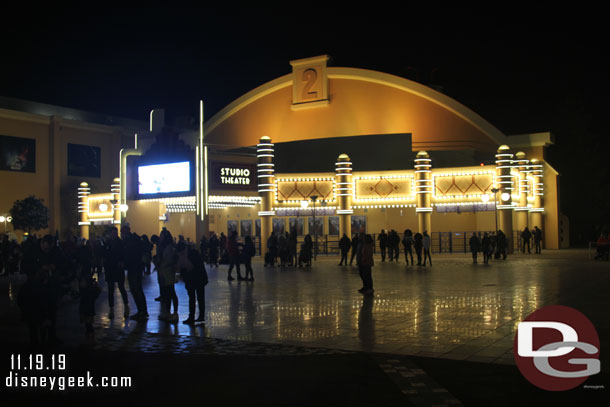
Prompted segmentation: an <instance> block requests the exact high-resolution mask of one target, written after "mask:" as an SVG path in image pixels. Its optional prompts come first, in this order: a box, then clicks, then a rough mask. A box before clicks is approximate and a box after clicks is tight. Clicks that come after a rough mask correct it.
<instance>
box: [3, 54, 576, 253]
mask: <svg viewBox="0 0 610 407" xmlns="http://www.w3.org/2000/svg"><path fill="white" fill-rule="evenodd" d="M327 60H328V58H327V57H326V56H320V57H314V58H308V59H304V60H298V61H292V62H291V63H290V64H291V66H292V72H291V73H289V74H287V75H285V76H282V77H280V78H276V79H274V80H271V81H270V82H267V83H266V84H264V85H262V86H260V87H258V88H256V89H254V90H252V91H250V92H248V93H246V94H245V95H243V96H242V97H240V98H239V99H237V100H235V101H234V102H233V103H231V104H230V105H228V106H226V107H225V108H224V109H223V110H221V111H220V112H218V113H217V114H216V115H214V116H213V117H212V118H210V119H209V120H207V121H206V122H205V123H201V125H200V128H199V129H198V130H178V129H173V130H172V129H168V128H167V127H165V126H164V120H163V112H162V111H159V110H155V111H153V112H152V113H151V119H150V126H146V128H143V127H144V126H142V125H141V124H140V125H139V126H134V125H132V126H107V125H94V124H91V126H92V127H93V128H95V129H96V131H98V132H101V133H100V135H95V134H92V133H91V132H89V131H86V133H87V134H88V135H87V136H85V135H83V138H82V139H79V140H74V141H72V139H70V137H69V136H65V137H64V136H62V137H63V138H62V141H61V143H63V144H61V143H60V144H57V142H56V141H55V140H57V136H56V133H53V131H51V130H53V126H52V125H51V122H52V121H53V120H55V119H47V118H45V119H40V118H39V117H38V120H42V121H43V122H44V123H40V126H39V127H43V128H45V129H51V130H48V131H47V130H45V131H47V133H44V132H41V134H40V135H36V134H38V133H30V127H31V128H32V131H33V128H34V127H36V126H32V125H30V124H28V125H26V124H25V123H21V124H20V125H16V124H12V125H10V123H9V119H7V118H6V117H5V116H7V115H10V114H16V113H14V112H8V113H7V111H6V110H0V135H2V136H3V137H5V138H10V137H20V138H28V137H29V138H35V139H36V142H37V143H39V147H37V151H38V152H40V151H46V149H47V148H50V150H49V154H48V157H50V158H44V159H41V160H43V161H44V162H41V163H40V164H38V161H37V165H38V167H37V168H40V169H45V170H46V169H47V168H48V169H49V171H51V172H52V173H53V174H55V175H54V176H53V177H51V176H50V175H49V174H48V173H46V172H45V173H42V172H41V173H38V172H35V173H34V175H33V176H31V178H32V181H33V184H32V185H33V186H34V187H33V188H29V189H27V188H26V190H29V191H34V190H36V189H37V188H39V189H40V190H41V191H43V190H44V191H46V192H44V194H46V195H44V194H42V193H41V194H42V196H44V197H49V199H50V200H51V201H52V202H53V203H54V204H55V203H56V202H58V199H59V200H60V201H61V196H62V193H61V188H62V185H64V184H65V183H62V180H63V179H70V180H72V179H73V178H70V177H75V176H74V175H69V174H66V171H67V169H66V165H67V164H66V159H68V160H69V157H66V155H67V154H69V152H70V151H69V150H68V149H67V148H68V146H67V144H66V143H70V144H72V143H74V144H78V143H80V144H83V145H90V146H96V147H98V148H100V151H101V153H102V158H103V162H104V163H106V162H108V166H107V168H104V167H102V168H104V171H103V174H104V176H102V177H100V178H96V179H94V180H92V179H91V178H89V177H86V176H81V177H80V178H74V180H78V181H79V186H78V187H77V188H76V190H78V188H81V189H80V198H78V199H80V208H81V212H80V214H81V215H80V217H79V218H78V219H76V220H72V224H75V223H76V224H79V223H80V224H79V225H78V226H79V233H81V234H84V235H87V234H88V233H90V232H91V230H89V228H90V227H92V226H93V225H94V224H103V223H112V224H118V223H121V222H125V221H127V222H129V223H130V224H131V225H132V229H133V230H135V231H137V232H138V233H146V234H148V235H151V234H156V233H158V232H159V231H160V230H161V228H162V227H167V228H168V229H169V230H170V231H172V233H173V234H174V235H178V234H182V235H183V236H185V237H189V238H190V239H191V240H197V238H198V237H200V236H201V235H203V234H206V233H207V232H208V231H216V232H218V233H220V232H223V233H225V234H226V233H228V232H229V231H230V230H236V231H237V232H238V234H239V235H240V236H244V235H246V234H251V235H253V236H262V237H263V238H262V239H260V242H261V249H262V250H265V246H266V244H265V242H266V237H268V236H269V234H270V233H271V232H272V231H275V232H278V233H279V232H286V231H289V230H292V228H296V230H297V231H298V234H299V235H304V234H307V233H310V234H312V235H314V234H315V235H317V236H319V237H320V238H321V239H323V240H324V241H325V242H328V241H333V242H336V240H338V237H339V236H340V235H342V234H343V233H346V234H348V235H351V234H352V233H353V232H362V231H365V232H367V233H379V232H380V231H381V229H385V230H389V229H395V230H396V231H398V232H399V233H402V232H403V231H404V230H405V229H411V230H413V231H421V232H423V231H424V230H426V231H428V232H429V233H430V234H431V235H432V238H433V248H436V249H437V250H443V249H446V248H447V247H450V246H452V245H460V244H462V242H463V244H466V243H465V242H466V236H468V237H469V234H470V233H472V232H494V231H495V230H496V229H500V230H502V231H503V232H504V233H505V234H507V235H508V236H513V237H514V236H517V234H518V232H519V231H521V230H523V229H524V228H525V227H529V228H530V229H532V228H533V227H534V226H538V227H539V228H541V229H542V230H543V245H544V247H545V248H547V249H557V248H560V247H563V246H565V245H566V244H567V237H565V236H561V235H560V228H559V219H560V217H561V215H560V210H559V203H558V193H557V191H558V173H557V172H556V171H555V170H554V169H553V168H552V167H551V165H549V163H547V162H546V161H545V147H547V146H549V145H550V144H552V142H553V141H552V137H551V135H550V133H535V134H521V135H505V134H503V133H502V132H500V131H499V130H498V129H496V128H495V127H494V126H493V125H492V124H490V123H488V122H487V121H486V120H484V119H483V118H482V117H480V116H479V115H477V114H476V113H475V112H473V111H471V110H470V109H468V108H467V107H465V106H463V105H461V104H460V103H459V102H457V101H455V100H453V99H451V98H449V97H448V96H446V95H444V94H443V93H440V92H438V91H436V90H433V89H431V88H428V87H426V86H423V85H421V84H418V83H415V82H412V81H410V80H407V79H404V78H400V77H396V76H393V75H389V74H385V73H381V72H375V71H370V70H364V69H357V68H340V67H329V66H327ZM34 116H35V115H34ZM201 117H203V113H202V114H201ZM28 119H30V120H33V118H32V115H31V114H30V116H28ZM46 120H50V121H49V123H47V121H46ZM22 121H23V120H22ZM25 122H27V120H25ZM64 122H65V121H64ZM79 125H80V126H81V127H83V126H86V124H82V123H80V124H79ZM11 126H12V127H11ZM28 126H30V127H28ZM45 126H46V127H45ZM136 127H137V128H136ZM102 133H103V135H101V134H102ZM135 133H137V136H136V135H135ZM96 134H97V133H96ZM53 137H55V138H53ZM49 140H51V141H49ZM102 140H103V143H104V144H101V143H102ZM63 150H66V152H64V151H63ZM51 151H52V152H51ZM104 154H107V156H105V155H104ZM106 157H109V158H108V161H106ZM119 157H120V159H119ZM38 159H39V157H37V160H38ZM110 163H112V164H110ZM72 174H74V173H72ZM30 175H31V174H30ZM0 176H1V177H2V183H3V185H4V184H5V180H7V182H10V185H15V186H16V185H23V182H24V180H22V179H17V178H18V177H22V178H23V176H24V174H22V173H21V172H15V171H4V169H3V171H2V172H1V175H0ZM62 177H63V178H62ZM115 177H116V180H115V179H114V178H115ZM50 179H53V180H57V179H59V180H60V181H59V182H57V183H56V185H54V186H53V187H52V189H53V191H51V185H49V186H47V185H46V184H44V183H45V182H46V181H47V180H50ZM9 180H10V181H9ZM102 180H103V182H100V181H102ZM81 182H82V183H86V184H83V185H80V183H81ZM58 188H59V189H58ZM22 189H23V188H22ZM22 189H19V188H16V190H15V192H14V193H13V192H11V193H10V194H9V195H10V196H8V197H5V198H3V199H2V201H1V202H0V203H1V204H2V207H0V211H6V210H7V209H8V206H9V204H10V203H11V202H12V201H14V200H15V199H18V198H22V197H23V195H24V194H25V193H26V190H22ZM96 194H97V196H96ZM100 194H101V195H100ZM78 199H77V200H78ZM56 206H59V207H64V206H65V207H68V206H74V207H76V206H77V202H75V200H72V201H65V202H64V201H61V203H60V204H56ZM100 206H101V208H102V209H104V210H103V211H102V210H101V209H100ZM54 211H55V212H53V211H52V212H53V213H56V212H57V211H58V209H54ZM314 218H315V220H314ZM63 219H64V218H61V217H60V218H56V220H55V221H54V222H55V223H53V224H52V225H50V228H51V229H52V230H53V229H58V228H60V227H62V226H64V225H63V224H62V223H61V222H63ZM96 219H97V220H96ZM100 219H102V220H100ZM513 241H514V244H517V242H518V240H517V239H516V238H515V239H511V242H513ZM444 251H445V250H444Z"/></svg>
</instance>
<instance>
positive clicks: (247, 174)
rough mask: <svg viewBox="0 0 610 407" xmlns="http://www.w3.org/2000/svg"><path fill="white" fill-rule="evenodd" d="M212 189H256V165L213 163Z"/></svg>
mask: <svg viewBox="0 0 610 407" xmlns="http://www.w3.org/2000/svg"><path fill="white" fill-rule="evenodd" d="M211 167H212V171H211V174H210V176H211V179H210V185H211V188H212V189H236V190H244V189H246V190H249V189H251V190H256V188H257V183H256V175H257V171H256V166H255V165H248V164H240V163H229V162H212V163H211Z"/></svg>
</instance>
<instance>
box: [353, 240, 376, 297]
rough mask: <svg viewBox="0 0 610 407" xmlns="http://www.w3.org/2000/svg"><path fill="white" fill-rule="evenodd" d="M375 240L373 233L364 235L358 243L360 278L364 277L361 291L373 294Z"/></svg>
mask: <svg viewBox="0 0 610 407" xmlns="http://www.w3.org/2000/svg"><path fill="white" fill-rule="evenodd" d="M374 244H375V241H374V240H373V237H372V236H371V235H364V236H362V237H361V238H360V240H359V243H358V261H357V263H358V271H359V272H360V278H361V279H362V288H361V289H360V290H358V291H360V292H361V293H362V294H365V295H372V294H373V292H374V290H373V276H372V267H373V266H374V265H375V262H374V260H373V245H374Z"/></svg>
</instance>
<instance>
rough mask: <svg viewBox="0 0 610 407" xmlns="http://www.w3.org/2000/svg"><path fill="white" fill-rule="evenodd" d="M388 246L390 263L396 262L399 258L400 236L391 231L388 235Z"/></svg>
mask: <svg viewBox="0 0 610 407" xmlns="http://www.w3.org/2000/svg"><path fill="white" fill-rule="evenodd" d="M388 245H389V246H390V261H392V260H394V261H396V262H398V258H399V256H400V236H398V233H397V232H396V231H395V230H394V229H392V230H391V231H390V234H389V235H388Z"/></svg>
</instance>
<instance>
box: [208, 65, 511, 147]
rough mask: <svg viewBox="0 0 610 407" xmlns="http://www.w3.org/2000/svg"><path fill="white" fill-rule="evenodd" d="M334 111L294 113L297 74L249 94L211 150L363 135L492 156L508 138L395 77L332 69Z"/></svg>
mask: <svg viewBox="0 0 610 407" xmlns="http://www.w3.org/2000/svg"><path fill="white" fill-rule="evenodd" d="M327 75H328V80H329V94H330V103H329V104H328V105H327V106H323V107H316V108H311V109H305V110H292V109H291V104H292V78H293V76H292V74H288V75H284V76H282V77H279V78H277V79H274V80H272V81H270V82H267V83H265V84H264V85H261V86H259V87H258V88H256V89H253V90H252V91H250V92H248V93H246V94H245V95H243V96H241V97H240V98H238V99H236V100H235V101H234V102H232V103H231V104H229V105H228V106H226V107H225V108H224V109H222V110H221V111H220V112H218V113H217V114H216V115H214V116H213V117H212V118H210V119H209V120H208V121H207V122H206V123H205V138H206V142H207V143H210V144H215V145H225V146H227V147H242V146H252V145H256V143H257V142H258V140H259V139H260V138H261V137H263V136H268V137H270V138H271V140H272V141H273V142H288V141H299V140H308V139H317V138H333V137H350V136H359V135H372V134H373V135H383V134H411V135H412V140H413V150H423V149H427V150H450V149H467V148H473V149H476V150H484V151H494V150H495V149H496V148H497V146H498V145H500V144H505V143H506V142H507V141H506V140H507V139H506V136H505V135H504V134H502V133H501V132H500V131H499V130H498V129H496V128H495V127H494V126H493V125H491V124H490V123H489V122H487V121H486V120H485V119H483V118H482V117H480V116H479V115H478V114H476V113H475V112H473V111H472V110H470V109H468V108H467V107H465V106H463V105H462V104H460V103H459V102H457V101H455V100H453V99H451V98H450V97H448V96H446V95H444V94H442V93H440V92H437V91H435V90H433V89H431V88H428V87H426V86H423V85H421V84H418V83H416V82H413V81H410V80H408V79H404V78H400V77H397V76H394V75H390V74H386V73H382V72H377V71H371V70H365V69H356V68H333V67H329V68H327Z"/></svg>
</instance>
